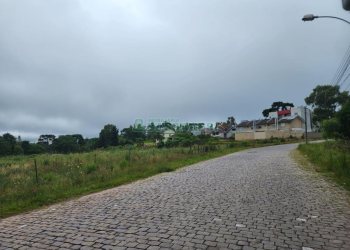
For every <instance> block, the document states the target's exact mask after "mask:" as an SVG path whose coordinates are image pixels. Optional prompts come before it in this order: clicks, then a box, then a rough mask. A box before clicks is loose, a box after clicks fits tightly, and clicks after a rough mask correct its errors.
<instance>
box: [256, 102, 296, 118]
mask: <svg viewBox="0 0 350 250" xmlns="http://www.w3.org/2000/svg"><path fill="white" fill-rule="evenodd" d="M291 107H294V104H293V103H291V102H281V101H278V102H273V103H272V104H271V108H267V109H264V110H263V112H262V114H263V116H264V117H268V116H269V113H270V112H276V111H281V110H286V109H288V108H291Z"/></svg>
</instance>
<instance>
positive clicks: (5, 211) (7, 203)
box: [0, 139, 294, 218]
mask: <svg viewBox="0 0 350 250" xmlns="http://www.w3.org/2000/svg"><path fill="white" fill-rule="evenodd" d="M286 142H294V140H292V141H288V140H287V141H286V140H283V141H281V140H276V139H274V140H266V141H252V142H228V141H219V143H217V144H215V145H202V146H198V147H197V146H196V147H192V150H190V149H189V148H163V149H158V148H133V149H132V150H130V149H127V148H109V149H105V150H96V151H93V152H89V153H75V154H43V155H36V156H9V157H0V218H2V217H7V216H10V215H13V214H16V213H20V212H23V211H28V210H31V209H34V208H38V207H40V206H43V205H48V204H52V203H54V202H58V201H62V200H64V199H68V198H71V197H76V196H78V195H82V194H87V193H91V192H96V191H99V190H103V189H106V188H109V187H115V186H118V185H121V184H124V183H128V182H131V181H134V180H138V179H142V178H145V177H148V176H152V175H155V174H157V173H162V172H170V171H173V170H175V169H178V168H180V167H183V166H186V165H190V164H193V163H196V162H199V161H202V160H207V159H210V158H213V157H218V156H222V155H225V154H228V153H233V152H236V151H239V150H242V149H245V148H251V147H260V146H265V145H266V146H267V145H275V144H280V143H286ZM35 161H36V163H37V177H38V178H36V169H35Z"/></svg>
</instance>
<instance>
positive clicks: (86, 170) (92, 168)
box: [84, 163, 97, 174]
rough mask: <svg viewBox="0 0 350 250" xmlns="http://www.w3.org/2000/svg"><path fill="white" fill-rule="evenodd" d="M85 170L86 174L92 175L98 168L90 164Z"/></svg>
mask: <svg viewBox="0 0 350 250" xmlns="http://www.w3.org/2000/svg"><path fill="white" fill-rule="evenodd" d="M84 170H85V173H86V174H91V173H93V172H95V171H96V170H97V167H96V165H95V164H93V163H92V164H91V163H90V164H88V165H86V166H85V168H84Z"/></svg>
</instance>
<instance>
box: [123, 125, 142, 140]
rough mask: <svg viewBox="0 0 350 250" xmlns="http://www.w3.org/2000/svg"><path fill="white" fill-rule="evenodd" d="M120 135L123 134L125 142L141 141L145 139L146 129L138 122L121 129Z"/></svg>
mask: <svg viewBox="0 0 350 250" xmlns="http://www.w3.org/2000/svg"><path fill="white" fill-rule="evenodd" d="M121 135H122V136H123V138H124V140H125V143H126V144H133V143H135V142H137V143H142V142H143V141H144V140H145V139H146V130H145V128H144V127H143V126H142V125H141V124H139V125H137V126H134V127H133V126H130V127H128V128H124V129H123V130H122V131H121Z"/></svg>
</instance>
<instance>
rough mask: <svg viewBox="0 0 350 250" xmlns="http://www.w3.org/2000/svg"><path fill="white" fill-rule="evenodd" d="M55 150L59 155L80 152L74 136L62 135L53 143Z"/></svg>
mask: <svg viewBox="0 0 350 250" xmlns="http://www.w3.org/2000/svg"><path fill="white" fill-rule="evenodd" d="M52 147H53V149H54V150H55V151H56V152H58V153H64V154H67V153H73V152H78V151H79V148H80V147H79V144H78V142H77V139H76V138H75V137H74V136H72V135H61V136H59V137H58V138H56V139H55V140H54V141H53V144H52Z"/></svg>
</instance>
